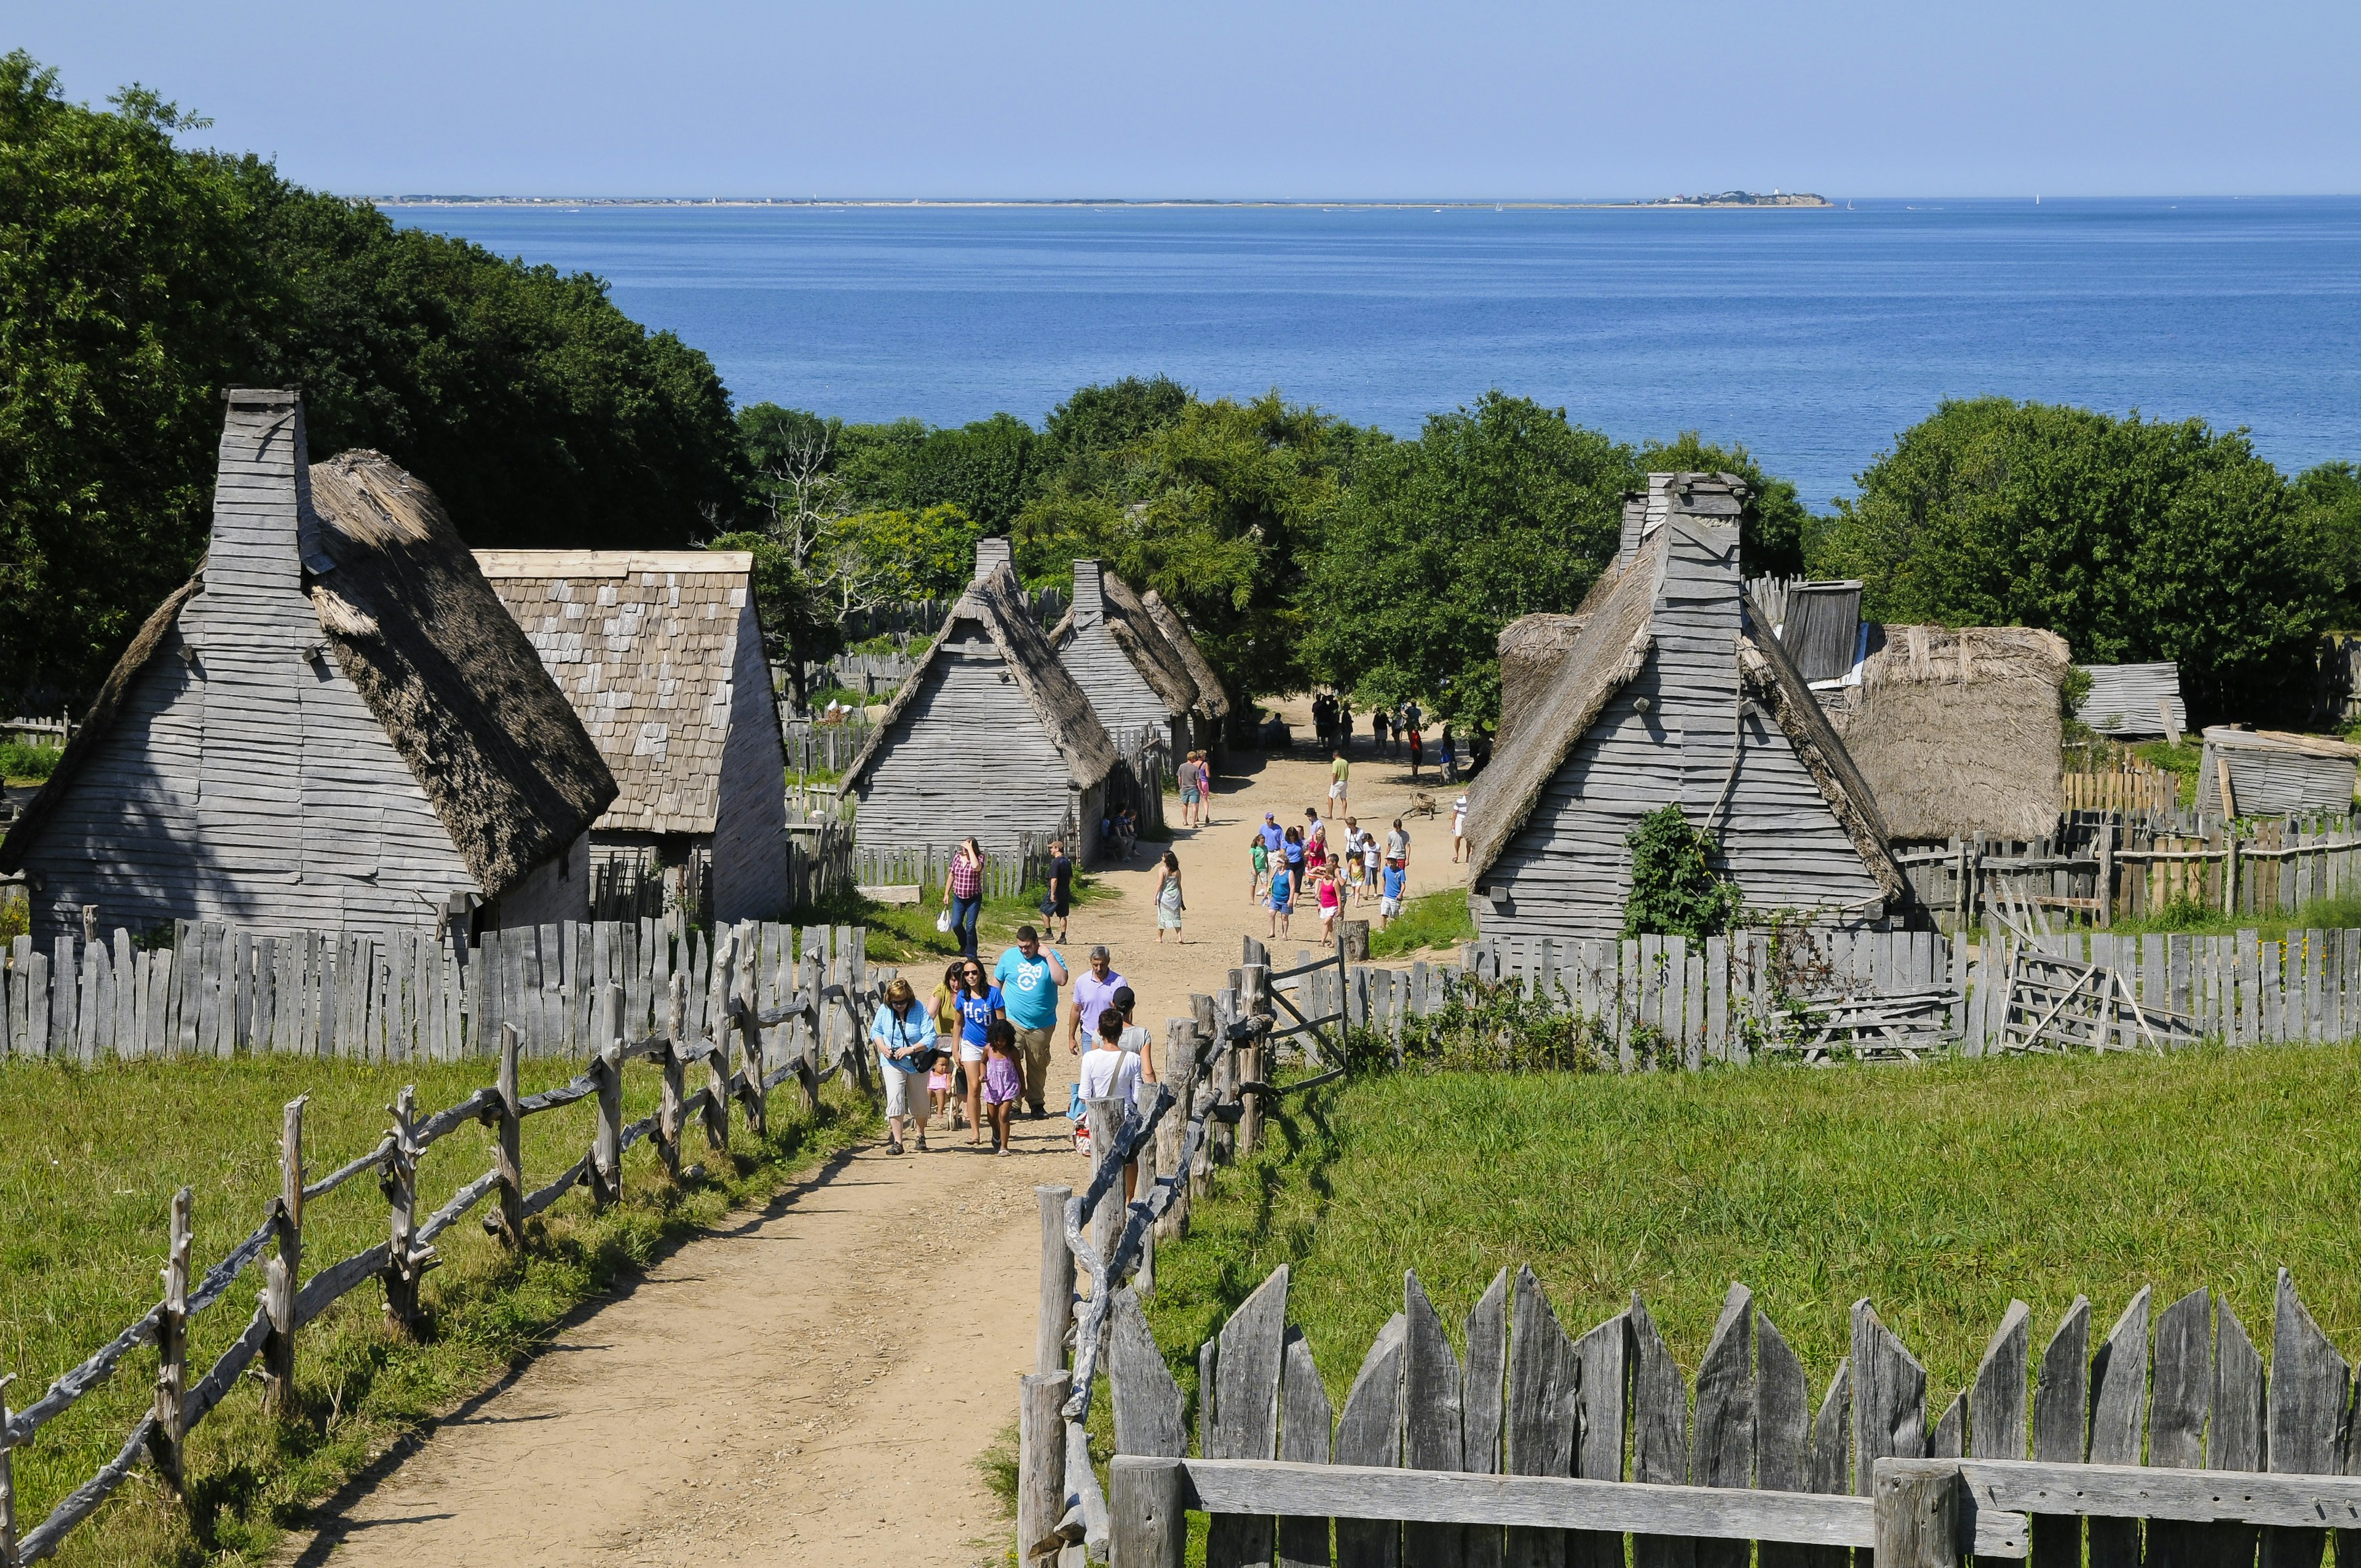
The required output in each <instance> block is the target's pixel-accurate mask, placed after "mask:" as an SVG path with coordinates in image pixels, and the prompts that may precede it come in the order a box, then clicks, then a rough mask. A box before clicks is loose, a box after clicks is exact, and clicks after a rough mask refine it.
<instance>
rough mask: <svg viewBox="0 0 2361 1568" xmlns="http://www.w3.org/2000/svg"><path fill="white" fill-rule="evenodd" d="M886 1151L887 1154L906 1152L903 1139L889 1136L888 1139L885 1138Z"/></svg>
mask: <svg viewBox="0 0 2361 1568" xmlns="http://www.w3.org/2000/svg"><path fill="white" fill-rule="evenodd" d="M885 1152H886V1153H887V1154H900V1153H902V1152H904V1151H903V1148H902V1140H901V1139H899V1138H888V1139H886V1140H885Z"/></svg>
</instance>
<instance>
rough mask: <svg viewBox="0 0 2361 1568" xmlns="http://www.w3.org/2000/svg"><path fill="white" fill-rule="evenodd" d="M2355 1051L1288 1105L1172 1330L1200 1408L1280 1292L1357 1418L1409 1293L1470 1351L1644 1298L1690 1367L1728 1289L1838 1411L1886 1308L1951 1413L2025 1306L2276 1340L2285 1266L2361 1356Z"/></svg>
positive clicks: (1422, 1082) (1780, 1072)
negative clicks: (2236, 1319)
mask: <svg viewBox="0 0 2361 1568" xmlns="http://www.w3.org/2000/svg"><path fill="white" fill-rule="evenodd" d="M2356 1096H2361V1047H2351V1046H2344V1047H2312V1048H2293V1047H2290V1048H2283V1049H2247V1050H2236V1051H2233V1050H2226V1049H2220V1048H2209V1049H2204V1050H2196V1051H2191V1052H2187V1053H2183V1054H2180V1055H2177V1056H2173V1057H2169V1058H2163V1059H2158V1058H2153V1057H2136V1058H2135V1057H2107V1058H2072V1059H2060V1058H2016V1059H2008V1060H1982V1061H1959V1062H1947V1063H1939V1064H1930V1065H1927V1066H1924V1067H1913V1068H1888V1069H1831V1070H1818V1071H1815V1070H1812V1069H1803V1068H1784V1067H1757V1068H1746V1069H1729V1070H1721V1071H1706V1072H1678V1073H1662V1074H1641V1075H1635V1076H1623V1075H1620V1074H1594V1075H1572V1074H1540V1075H1533V1076H1521V1077H1509V1076H1504V1075H1499V1074H1475V1073H1452V1072H1444V1073H1436V1074H1432V1075H1422V1074H1416V1073H1400V1074H1389V1075H1382V1076H1370V1077H1364V1078H1359V1079H1356V1080H1352V1081H1351V1082H1350V1083H1349V1085H1348V1087H1346V1088H1345V1089H1344V1090H1343V1091H1340V1092H1338V1093H1336V1094H1335V1095H1334V1097H1333V1098H1327V1099H1325V1101H1324V1104H1323V1097H1314V1100H1313V1102H1312V1103H1309V1104H1299V1103H1296V1102H1284V1103H1283V1104H1282V1106H1281V1108H1280V1111H1279V1114H1278V1116H1277V1118H1276V1120H1275V1122H1274V1123H1273V1124H1269V1125H1270V1127H1271V1131H1270V1134H1269V1139H1270V1142H1269V1144H1268V1146H1267V1149H1266V1151H1265V1152H1264V1153H1262V1154H1260V1155H1258V1156H1257V1157H1255V1158H1254V1159H1252V1160H1248V1161H1245V1162H1243V1163H1242V1164H1241V1165H1240V1166H1239V1167H1238V1168H1235V1170H1232V1171H1229V1172H1227V1173H1225V1174H1224V1176H1223V1177H1222V1178H1221V1179H1220V1180H1219V1181H1218V1182H1217V1183H1216V1196H1215V1197H1214V1198H1213V1201H1210V1202H1206V1203H1202V1204H1200V1205H1199V1206H1198V1207H1197V1209H1196V1211H1195V1214H1194V1217H1193V1221H1192V1231H1191V1235H1190V1237H1189V1238H1188V1240H1187V1241H1186V1242H1185V1243H1183V1244H1182V1245H1178V1246H1174V1247H1170V1248H1167V1249H1165V1250H1164V1251H1163V1252H1161V1253H1160V1254H1159V1256H1158V1259H1157V1295H1156V1299H1155V1301H1154V1302H1153V1303H1152V1305H1151V1306H1150V1308H1149V1318H1150V1321H1151V1322H1152V1323H1153V1325H1154V1327H1155V1330H1156V1333H1157V1338H1158V1342H1159V1343H1160V1344H1162V1345H1163V1346H1164V1348H1165V1351H1166V1354H1167V1355H1168V1357H1169V1358H1170V1362H1171V1365H1172V1369H1173V1372H1174V1374H1175V1375H1176V1376H1179V1377H1180V1379H1181V1380H1182V1382H1183V1385H1184V1386H1185V1387H1193V1385H1194V1378H1195V1365H1196V1364H1195V1352H1196V1347H1197V1345H1198V1344H1199V1343H1201V1342H1202V1339H1203V1338H1204V1337H1205V1336H1206V1335H1207V1334H1209V1333H1210V1332H1213V1330H1214V1329H1216V1328H1217V1327H1218V1326H1219V1324H1220V1323H1221V1322H1222V1321H1224V1319H1225V1317H1226V1315H1227V1313H1228V1312H1229V1311H1230V1310H1232V1309H1233V1308H1235V1305H1236V1304H1237V1303H1238V1302H1239V1301H1240V1300H1242V1299H1244V1297H1245V1296H1246V1292H1247V1291H1249V1290H1251V1289H1252V1288H1254V1287H1255V1286H1256V1285H1257V1284H1259V1283H1260V1282H1261V1281H1262V1279H1263V1278H1264V1277H1265V1276H1266V1275H1267V1274H1268V1272H1269V1271H1270V1269H1271V1268H1273V1267H1274V1266H1277V1265H1279V1264H1281V1263H1286V1264H1289V1265H1290V1266H1292V1267H1293V1270H1294V1277H1293V1282H1292V1285H1291V1287H1290V1318H1291V1319H1292V1320H1293V1321H1295V1322H1297V1323H1300V1324H1301V1326H1302V1328H1303V1331H1304V1332H1305V1334H1306V1336H1307V1337H1308V1339H1309V1341H1310V1343H1311V1347H1312V1351H1313V1354H1315V1356H1316V1357H1317V1359H1318V1362H1319V1365H1320V1368H1321V1371H1322V1373H1323V1376H1324V1377H1325V1378H1326V1380H1327V1382H1328V1385H1329V1387H1330V1390H1331V1393H1332V1395H1333V1396H1334V1397H1335V1398H1338V1399H1340V1400H1341V1398H1342V1397H1343V1395H1344V1393H1345V1390H1346V1388H1347V1387H1348V1386H1349V1383H1350V1380H1351V1377H1352V1376H1353V1374H1354V1372H1355V1371H1356V1368H1357V1367H1358V1365H1359V1363H1360V1358H1361V1356H1362V1354H1363V1353H1364V1352H1365V1351H1366V1350H1367V1347H1368V1344H1369V1342H1370V1339H1371V1338H1372V1336H1374V1335H1375V1334H1376V1332H1377V1331H1378V1328H1379V1327H1380V1326H1381V1325H1382V1324H1383V1323H1384V1322H1385V1321H1386V1319H1387V1317H1388V1316H1389V1315H1390V1314H1391V1313H1393V1312H1395V1311H1397V1310H1400V1307H1401V1294H1402V1275H1403V1271H1404V1270H1406V1269H1412V1268H1414V1269H1416V1270H1417V1271H1418V1273H1419V1277H1420V1278H1421V1279H1422V1281H1423V1282H1424V1283H1425V1285H1426V1287H1427V1288H1428V1290H1429V1292H1430V1293H1431V1294H1432V1295H1433V1297H1434V1299H1435V1300H1436V1303H1437V1305H1438V1307H1439V1308H1441V1310H1443V1311H1444V1315H1445V1316H1446V1318H1447V1319H1449V1320H1450V1321H1453V1322H1454V1323H1456V1322H1458V1321H1460V1320H1461V1319H1462V1318H1464V1316H1465V1314H1466V1311H1467V1310H1468V1309H1469V1308H1470V1307H1471V1306H1472V1305H1473V1304H1474V1303H1475V1300H1476V1299H1477V1296H1478V1295H1480V1294H1481V1293H1482V1291H1483V1289H1484V1288H1485V1286H1486V1285H1487V1284H1488V1283H1489V1282H1490V1280H1491V1278H1492V1276H1493V1273H1494V1271H1495V1270H1497V1269H1499V1268H1500V1267H1501V1266H1510V1267H1514V1266H1516V1265H1517V1264H1520V1263H1527V1264H1531V1265H1532V1267H1533V1269H1534V1271H1535V1272H1536V1273H1537V1274H1538V1275H1539V1276H1540V1277H1541V1280H1542V1282H1543V1286H1544V1287H1545V1288H1547V1290H1548V1292H1549V1294H1550V1297H1551V1299H1553V1301H1554V1303H1555V1304H1556V1306H1557V1309H1558V1311H1559V1313H1560V1316H1561V1319H1562V1321H1564V1322H1565V1326H1566V1327H1567V1329H1568V1330H1569V1331H1570V1332H1576V1333H1579V1332H1582V1331H1583V1330H1585V1329H1587V1328H1588V1327H1589V1326H1590V1325H1591V1324H1593V1323H1595V1322H1598V1321H1601V1320H1603V1319H1605V1318H1607V1317H1608V1316H1609V1315H1611V1314H1612V1313H1614V1312H1616V1311H1619V1310H1621V1309H1622V1308H1623V1307H1624V1306H1625V1305H1627V1304H1628V1303H1629V1300H1630V1299H1631V1293H1632V1292H1633V1291H1638V1292H1640V1293H1641V1294H1642V1295H1643V1296H1644V1297H1645V1299H1646V1300H1647V1302H1648V1307H1649V1310H1650V1311H1651V1313H1652V1314H1653V1315H1654V1317H1655V1319H1656V1321H1657V1322H1658V1323H1659V1324H1660V1325H1661V1326H1662V1328H1663V1329H1664V1333H1665V1336H1666V1338H1667V1339H1668V1340H1669V1342H1670V1343H1671V1344H1672V1346H1673V1349H1674V1352H1675V1354H1676V1355H1677V1356H1678V1357H1679V1358H1680V1359H1681V1361H1682V1363H1683V1364H1684V1365H1686V1366H1688V1367H1691V1368H1694V1367H1695V1366H1696V1365H1697V1356H1698V1354H1699V1353H1700V1352H1701V1351H1702V1350H1703V1349H1704V1346H1705V1343H1706V1339H1707V1337H1708V1334H1709V1333H1710V1332H1711V1330H1712V1326H1713V1322H1714V1319H1715V1316H1716V1313H1717V1312H1718V1310H1719V1307H1720V1304H1721V1300H1722V1296H1723V1293H1724V1291H1725V1290H1726V1289H1727V1288H1728V1287H1729V1285H1730V1282H1731V1281H1733V1280H1743V1281H1745V1282H1746V1283H1747V1284H1749V1285H1751V1286H1752V1287H1753V1288H1754V1289H1755V1292H1756V1296H1757V1299H1758V1300H1759V1301H1760V1303H1761V1305H1762V1307H1763V1310H1765V1311H1767V1312H1768V1313H1769V1314H1770V1315H1771V1316H1772V1318H1773V1320H1774V1321H1776V1322H1777V1323H1778V1324H1779V1326H1780V1328H1781V1330H1782V1331H1783V1332H1784V1333H1785V1334H1786V1335H1787V1336H1788V1338H1789V1340H1790V1342H1791V1343H1793V1344H1794V1345H1795V1349H1796V1351H1797V1352H1798V1353H1799V1354H1801V1355H1802V1357H1803V1359H1804V1362H1805V1365H1806V1368H1807V1369H1808V1371H1809V1372H1810V1374H1811V1376H1812V1377H1813V1378H1814V1380H1815V1383H1816V1385H1817V1386H1824V1385H1825V1384H1826V1382H1827V1380H1828V1377H1829V1376H1832V1375H1833V1373H1834V1372H1835V1369H1836V1364H1837V1361H1838V1359H1839V1357H1841V1356H1843V1355H1844V1354H1846V1353H1847V1346H1846V1336H1847V1310H1848V1308H1849V1307H1850V1304H1851V1303H1852V1302H1853V1301H1854V1300H1856V1299H1860V1298H1861V1297H1864V1296H1865V1297H1868V1298H1869V1299H1871V1300H1872V1301H1873V1302H1874V1303H1875V1304H1876V1307H1877V1310H1878V1312H1879V1314H1880V1315H1881V1316H1882V1317H1883V1319H1884V1321H1886V1322H1887V1323H1888V1324H1890V1325H1892V1327H1893V1328H1894V1331H1895V1332H1898V1333H1899V1334H1900V1335H1901V1336H1902V1338H1903V1339H1904V1341H1905V1343H1908V1344H1909V1346H1910V1348H1911V1349H1912V1351H1913V1352H1914V1353H1916V1354H1917V1355H1918V1356H1919V1358H1920V1359H1921V1360H1922V1361H1924V1362H1925V1363H1926V1365H1927V1374H1928V1379H1929V1394H1928V1398H1929V1403H1930V1406H1932V1407H1937V1408H1939V1405H1940V1404H1941V1403H1942V1402H1945V1401H1948V1400H1949V1398H1950V1396H1951V1394H1952V1392H1953V1391H1954V1390H1956V1389H1958V1388H1960V1387H1962V1386H1963V1385H1964V1384H1965V1383H1966V1381H1967V1380H1968V1378H1969V1377H1970V1376H1971V1374H1972V1373H1973V1370H1974V1368H1975V1365H1976V1363H1977V1360H1978V1359H1979V1357H1980V1356H1981V1354H1982V1350H1983V1347H1984V1343H1985V1341H1986V1339H1987V1338H1988V1337H1989V1336H1990V1334H1991V1332H1992V1330H1993V1326H1994V1325H1995V1324H1996V1323H1998V1321H2000V1317H2001V1314H2002V1313H2003V1312H2004V1310H2006V1308H2007V1306H2008V1303H2009V1300H2010V1299H2011V1298H2013V1297H2021V1298H2023V1299H2025V1300H2026V1302H2028V1303H2029V1304H2030V1305H2031V1306H2032V1308H2033V1311H2034V1318H2035V1322H2036V1325H2037V1334H2040V1335H2046V1334H2047V1333H2048V1332H2049V1330H2050V1328H2051V1327H2052V1326H2053V1325H2055V1323H2056V1322H2057V1321H2058V1320H2059V1316H2060V1315H2061V1314H2062V1313H2063V1312H2064V1311H2065V1310H2066V1308H2067V1306H2068V1305H2069V1303H2070V1301H2071V1300H2072V1299H2073V1298H2074V1296H2075V1295H2076V1294H2077V1293H2078V1292H2079V1293H2083V1294H2087V1295H2088V1296H2089V1297H2090V1298H2091V1299H2092V1304H2093V1311H2094V1315H2095V1316H2096V1317H2097V1320H2098V1321H2099V1323H2100V1324H2101V1326H2102V1329H2103V1326H2104V1325H2105V1324H2106V1323H2108V1322H2111V1321H2113V1320H2114V1315H2115V1313H2116V1312H2117V1311H2119V1310H2121V1309H2122V1307H2123V1304H2124V1303H2125V1301H2126V1300H2127V1299H2129V1298H2130V1297H2131V1295H2132V1294H2133V1292H2135V1291H2136V1290H2137V1289H2138V1288H2140V1287H2141V1286H2142V1285H2153V1286H2154V1287H2155V1288H2156V1290H2157V1299H2158V1302H2159V1303H2161V1302H2163V1301H2166V1300H2170V1299H2174V1298H2176V1297H2178V1296H2179V1295H2180V1294H2181V1293H2183V1292H2185V1291H2187V1290H2190V1289H2192V1288H2195V1287H2197V1286H2199V1285H2206V1286H2211V1287H2213V1288H2215V1289H2217V1290H2220V1291H2223V1292H2224V1293H2225V1294H2226V1299H2227V1300H2228V1301H2229V1303H2230V1304H2231V1306H2232V1307H2233V1308H2234V1309H2235V1310H2236V1311H2237V1313H2238V1314H2239V1316H2240V1318H2241V1319H2242V1320H2243V1321H2245V1323H2246V1327H2247V1329H2248V1331H2249V1332H2251V1333H2253V1334H2254V1336H2255V1338H2256V1340H2257V1343H2262V1342H2263V1341H2264V1340H2266V1339H2267V1338H2268V1335H2269V1333H2270V1330H2271V1290H2272V1286H2273V1281H2274V1277H2275V1271H2276V1270H2277V1269H2278V1268H2279V1266H2281V1265H2285V1266H2288V1267H2290V1268H2291V1269H2293V1270H2294V1271H2295V1275H2296V1278H2297V1281H2298V1283H2299V1285H2300V1287H2301V1289H2302V1292H2303V1296H2304V1299H2305V1301H2306V1302H2307V1303H2308V1304H2309V1305H2310V1306H2311V1307H2312V1310H2313V1312H2314V1313H2315V1314H2316V1315H2317V1316H2318V1318H2319V1320H2320V1321H2321V1324H2322V1326H2323V1328H2324V1329H2326V1330H2327V1331H2328V1332H2329V1333H2330V1334H2331V1335H2332V1336H2334V1338H2335V1339H2336V1340H2337V1341H2338V1343H2340V1345H2341V1346H2342V1347H2343V1348H2344V1349H2345V1351H2346V1352H2347V1353H2348V1354H2350V1353H2352V1352H2355V1351H2356V1350H2361V1264H2356V1255H2355V1253H2354V1248H2353V1241H2352V1223H2351V1217H2352V1215H2353V1214H2354V1213H2355V1212H2356V1210H2361V1140H2356V1139H2355V1138H2354V1137H2353V1136H2352V1135H2351V1133H2350V1120H2351V1117H2350V1107H2351V1106H2352V1105H2353V1104H2354V1103H2355V1102H2356Z"/></svg>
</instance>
